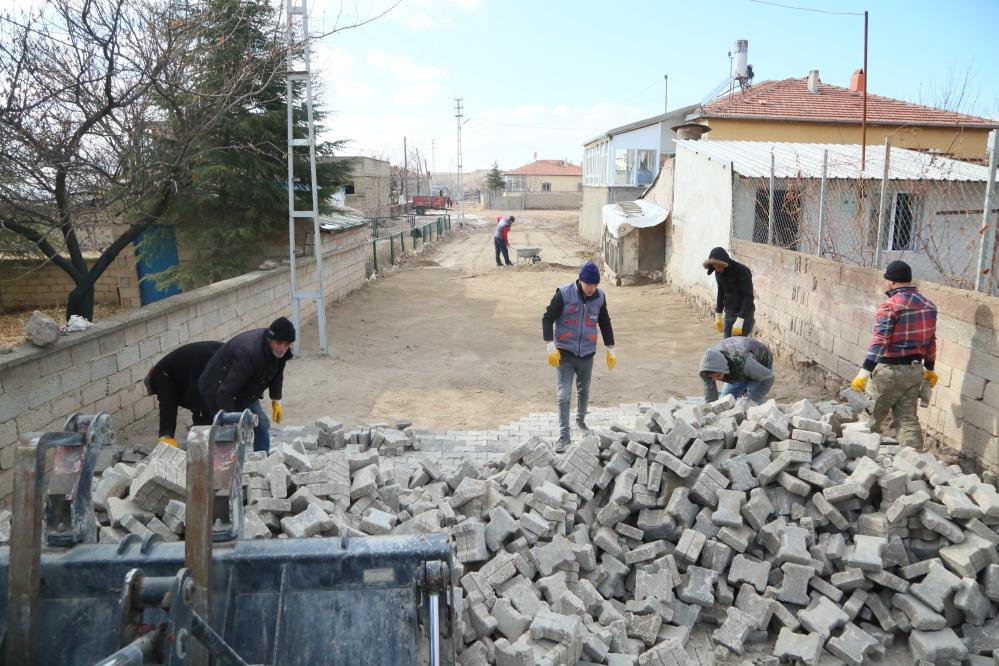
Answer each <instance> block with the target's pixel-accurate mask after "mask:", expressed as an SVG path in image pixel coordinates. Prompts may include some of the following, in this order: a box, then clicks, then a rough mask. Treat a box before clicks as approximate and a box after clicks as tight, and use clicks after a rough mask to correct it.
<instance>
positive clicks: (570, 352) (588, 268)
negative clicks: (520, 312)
mask: <svg viewBox="0 0 999 666" xmlns="http://www.w3.org/2000/svg"><path fill="white" fill-rule="evenodd" d="M598 284H600V269H598V268H597V265H596V264H595V263H593V262H592V261H587V262H586V263H585V264H583V267H582V269H580V271H579V279H578V280H576V281H575V282H570V283H569V284H566V285H562V286H561V287H559V288H558V289H557V290H556V291H555V295H554V296H552V300H551V302H550V303H549V304H548V309H547V310H545V315H544V317H542V318H541V329H542V335H543V336H544V340H545V343H546V345H547V348H548V349H547V351H548V364H549V365H551V366H552V367H553V368H555V379H556V386H557V387H558V420H559V438H558V442H557V443H556V445H555V450H556V451H557V452H559V453H561V452H563V451H565V449H566V448H567V447H568V446H569V445H570V444H571V443H572V439H571V437H570V430H569V403H570V401H571V398H572V381H573V378H575V380H576V426H577V427H578V428H579V430H580V432H582V433H583V434H584V435H585V434H587V433H589V428H587V427H586V406H587V403H588V402H589V397H590V377H591V376H592V373H593V357H594V356H596V353H597V329H598V328H599V329H600V335H601V336H602V337H603V339H604V346H605V347H607V368H608V369H609V370H613V369H614V366H615V365H616V364H617V356H616V355H615V353H614V329H613V328H612V327H611V319H610V314H608V312H607V296H606V294H604V291H603V289H600V288H599V287H598V286H597V285H598Z"/></svg>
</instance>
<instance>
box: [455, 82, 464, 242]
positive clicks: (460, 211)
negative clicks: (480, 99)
mask: <svg viewBox="0 0 999 666" xmlns="http://www.w3.org/2000/svg"><path fill="white" fill-rule="evenodd" d="M461 100H462V98H461V97H455V98H454V117H455V118H456V119H457V121H458V228H459V229H460V228H461V227H464V226H465V193H464V189H463V187H462V179H461V118H462V113H461Z"/></svg>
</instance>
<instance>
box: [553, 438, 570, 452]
mask: <svg viewBox="0 0 999 666" xmlns="http://www.w3.org/2000/svg"><path fill="white" fill-rule="evenodd" d="M571 445H572V440H571V439H569V438H568V437H559V438H558V441H557V442H555V453H565V450H566V449H567V448H569V447H570V446H571Z"/></svg>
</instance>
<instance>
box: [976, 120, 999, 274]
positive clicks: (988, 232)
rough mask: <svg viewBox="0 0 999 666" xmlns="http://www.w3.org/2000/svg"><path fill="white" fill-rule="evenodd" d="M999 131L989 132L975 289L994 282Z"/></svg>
mask: <svg viewBox="0 0 999 666" xmlns="http://www.w3.org/2000/svg"><path fill="white" fill-rule="evenodd" d="M997 142H999V133H997V132H996V130H992V131H991V132H989V182H988V183H986V184H985V203H984V207H983V209H982V228H981V230H980V232H979V236H980V237H981V240H980V241H979V242H980V243H981V244H980V245H979V247H978V271H977V273H976V284H975V289H976V290H977V291H989V292H991V289H989V288H988V285H991V284H992V273H991V268H992V260H993V257H992V251H993V244H994V242H995V240H994V239H995V227H993V226H992V225H991V224H989V218H990V217H991V216H992V211H993V209H994V208H995V194H996V161H997V159H996V158H997V156H999V146H997V145H996V143H997Z"/></svg>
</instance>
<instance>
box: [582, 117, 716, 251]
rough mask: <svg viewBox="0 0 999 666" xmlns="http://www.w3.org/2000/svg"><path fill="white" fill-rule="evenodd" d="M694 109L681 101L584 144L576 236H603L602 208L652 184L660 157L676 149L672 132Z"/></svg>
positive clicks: (637, 194)
mask: <svg viewBox="0 0 999 666" xmlns="http://www.w3.org/2000/svg"><path fill="white" fill-rule="evenodd" d="M696 109H697V107H696V105H695V106H685V107H682V108H679V109H674V110H673V111H670V112H669V113H663V114H660V115H658V116H652V117H651V118H646V119H644V120H639V121H637V122H634V123H629V124H627V125H622V126H621V127H615V128H614V129H611V130H607V131H606V132H605V133H603V134H601V135H600V136H598V137H595V138H593V139H591V140H590V141H588V142H587V143H585V144H584V145H583V208H582V212H581V214H580V217H579V235H580V236H582V237H583V238H586V239H587V240H589V241H591V242H594V243H598V242H600V240H601V237H602V235H603V207H604V206H605V205H607V204H612V203H618V202H620V201H633V200H635V199H637V198H638V197H640V196H641V194H642V192H644V191H645V188H646V187H648V186H649V185H651V184H652V181H653V180H655V177H656V174H658V173H659V169H660V167H661V166H662V164H663V162H664V161H665V160H666V158H667V157H668V156H670V155H673V154H674V153H675V152H676V148H675V146H674V141H675V139H676V133H675V132H674V131H673V130H672V129H670V128H672V127H675V126H676V125H680V124H682V123H684V122H685V120H686V118H687V116H688V115H689V114H690V113H692V112H693V111H695V110H696Z"/></svg>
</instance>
